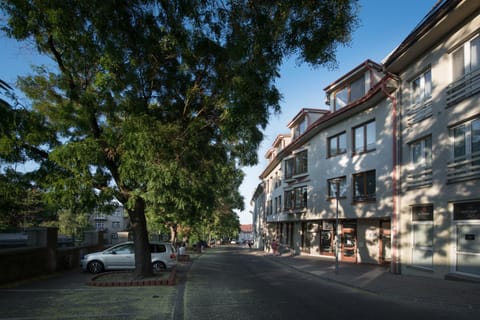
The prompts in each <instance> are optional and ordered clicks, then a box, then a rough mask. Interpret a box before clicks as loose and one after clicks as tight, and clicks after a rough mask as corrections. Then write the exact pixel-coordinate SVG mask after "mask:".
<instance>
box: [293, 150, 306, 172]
mask: <svg viewBox="0 0 480 320" xmlns="http://www.w3.org/2000/svg"><path fill="white" fill-rule="evenodd" d="M307 172H308V153H307V151H302V152H300V153H297V154H296V155H295V174H302V173H307Z"/></svg>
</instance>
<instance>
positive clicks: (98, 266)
mask: <svg viewBox="0 0 480 320" xmlns="http://www.w3.org/2000/svg"><path fill="white" fill-rule="evenodd" d="M134 250H135V249H134V245H133V241H127V242H122V243H119V244H117V245H115V246H113V247H110V248H108V249H106V250H104V251H100V252H94V253H90V254H87V255H85V256H84V257H82V259H81V260H80V266H81V267H82V269H83V270H85V271H89V272H91V273H100V272H103V271H106V270H123V269H135V251H134ZM150 252H151V254H152V266H153V271H161V270H165V269H170V268H172V267H173V266H175V265H176V264H177V252H176V249H175V247H174V246H173V245H172V244H171V243H167V242H157V241H151V242H150Z"/></svg>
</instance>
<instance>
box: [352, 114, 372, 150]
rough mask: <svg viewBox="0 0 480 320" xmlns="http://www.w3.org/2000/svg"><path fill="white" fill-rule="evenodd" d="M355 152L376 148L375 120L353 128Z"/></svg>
mask: <svg viewBox="0 0 480 320" xmlns="http://www.w3.org/2000/svg"><path fill="white" fill-rule="evenodd" d="M353 132H354V133H353V145H354V153H363V152H368V151H372V150H375V144H376V140H377V138H376V135H377V134H376V126H375V121H371V122H369V123H366V124H363V125H361V126H358V127H356V128H354V129H353Z"/></svg>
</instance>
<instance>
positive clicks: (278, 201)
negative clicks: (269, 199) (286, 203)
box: [275, 196, 282, 213]
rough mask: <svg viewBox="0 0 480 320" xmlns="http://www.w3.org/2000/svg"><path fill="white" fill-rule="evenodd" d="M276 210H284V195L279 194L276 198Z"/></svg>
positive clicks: (277, 211) (278, 211)
mask: <svg viewBox="0 0 480 320" xmlns="http://www.w3.org/2000/svg"><path fill="white" fill-rule="evenodd" d="M275 212H276V213H280V212H282V196H278V197H276V198H275Z"/></svg>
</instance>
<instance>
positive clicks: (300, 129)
mask: <svg viewBox="0 0 480 320" xmlns="http://www.w3.org/2000/svg"><path fill="white" fill-rule="evenodd" d="M306 130H307V119H305V118H303V119H302V120H301V121H300V122H299V123H298V125H297V126H296V127H295V132H294V134H293V138H294V139H295V138H297V137H299V136H300V135H302V134H303V133H304V132H305V131H306Z"/></svg>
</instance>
